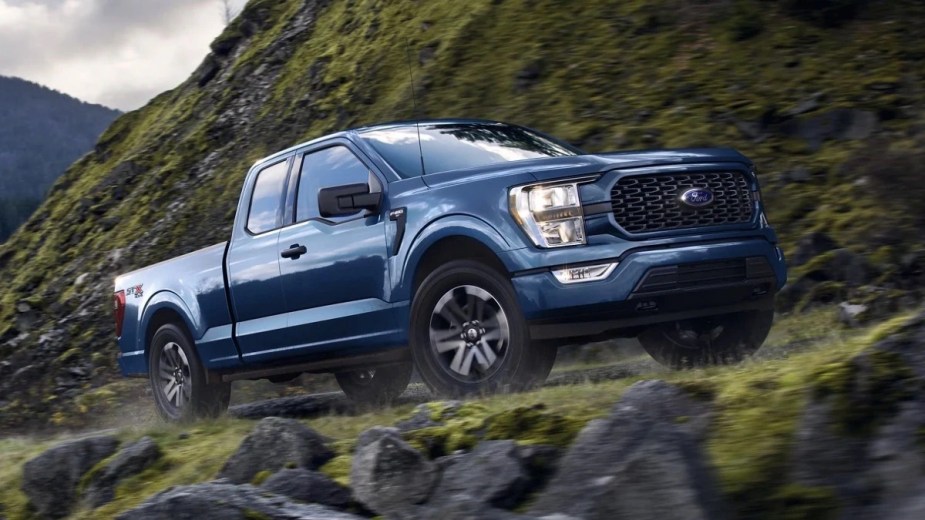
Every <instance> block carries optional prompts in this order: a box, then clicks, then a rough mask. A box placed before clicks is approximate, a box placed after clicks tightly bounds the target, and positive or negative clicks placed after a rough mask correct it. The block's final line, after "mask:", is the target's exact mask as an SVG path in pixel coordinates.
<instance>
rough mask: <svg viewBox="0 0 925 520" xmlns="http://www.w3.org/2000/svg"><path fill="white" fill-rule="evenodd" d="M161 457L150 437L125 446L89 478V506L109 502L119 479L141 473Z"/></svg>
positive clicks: (97, 505) (93, 506)
mask: <svg viewBox="0 0 925 520" xmlns="http://www.w3.org/2000/svg"><path fill="white" fill-rule="evenodd" d="M160 457H161V448H160V447H159V446H158V445H157V443H156V442H154V439H152V438H151V437H143V438H142V439H141V440H139V441H138V442H136V443H134V444H132V445H130V446H126V447H125V448H123V449H122V451H120V452H119V453H118V454H117V455H116V456H115V457H114V458H113V460H112V461H111V462H110V463H109V464H107V465H106V467H105V468H103V469H101V470H100V471H99V472H98V473H96V474H95V475H94V476H93V477H92V478H91V480H90V485H89V487H88V488H87V492H86V495H85V497H86V501H87V504H88V505H89V506H90V507H91V508H97V507H100V506H101V505H103V504H106V503H108V502H111V501H112V500H113V498H114V496H115V487H116V485H117V484H118V483H119V481H120V480H122V479H124V478H126V477H129V476H131V475H136V474H138V473H141V471H142V470H144V469H145V468H147V467H149V466H150V465H151V464H153V463H154V462H155V461H157V459H159V458H160Z"/></svg>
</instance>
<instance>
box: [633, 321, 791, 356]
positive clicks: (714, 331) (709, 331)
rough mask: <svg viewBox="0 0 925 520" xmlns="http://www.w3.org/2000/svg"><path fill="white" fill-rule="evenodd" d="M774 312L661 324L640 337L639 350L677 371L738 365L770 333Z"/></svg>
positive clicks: (759, 346) (759, 345) (755, 349)
mask: <svg viewBox="0 0 925 520" xmlns="http://www.w3.org/2000/svg"><path fill="white" fill-rule="evenodd" d="M773 321H774V311H772V310H758V311H746V312H737V313H734V314H724V315H720V316H707V317H703V318H694V319H690V320H680V321H672V322H667V323H660V324H658V325H655V326H652V327H649V328H648V329H646V330H645V331H643V332H642V333H641V334H640V335H639V342H640V343H641V344H642V347H643V348H644V349H645V350H646V352H648V353H649V355H650V356H652V357H653V358H654V359H655V360H656V361H658V362H659V363H661V364H663V365H665V366H668V367H671V368H673V369H676V370H681V369H685V368H698V367H707V366H714V365H729V364H735V363H739V362H741V361H742V360H743V359H745V358H746V356H750V355H752V354H754V353H755V352H756V351H757V350H758V349H759V348H761V345H762V344H763V343H764V340H765V339H766V338H767V337H768V333H769V332H770V331H771V323H772V322H773Z"/></svg>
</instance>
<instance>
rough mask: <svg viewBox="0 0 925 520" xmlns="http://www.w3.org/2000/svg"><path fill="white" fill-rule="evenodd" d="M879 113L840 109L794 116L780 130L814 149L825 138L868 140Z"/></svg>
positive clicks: (875, 126) (819, 145) (820, 144)
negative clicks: (801, 116)
mask: <svg viewBox="0 0 925 520" xmlns="http://www.w3.org/2000/svg"><path fill="white" fill-rule="evenodd" d="M878 125H879V120H878V118H877V114H876V113H874V112H870V111H867V110H857V109H849V108H836V109H833V110H829V111H826V112H822V113H820V114H818V115H813V116H808V117H803V118H796V119H790V120H787V121H785V122H783V123H782V124H780V125H779V127H778V129H779V131H780V133H782V134H783V135H786V136H789V137H796V138H799V139H803V140H805V141H806V142H807V144H808V145H809V147H810V149H812V150H818V149H819V147H821V146H822V143H823V141H827V140H830V139H837V140H841V141H845V140H860V139H867V138H868V137H870V136H871V135H872V134H873V133H874V131H876V130H877V127H878Z"/></svg>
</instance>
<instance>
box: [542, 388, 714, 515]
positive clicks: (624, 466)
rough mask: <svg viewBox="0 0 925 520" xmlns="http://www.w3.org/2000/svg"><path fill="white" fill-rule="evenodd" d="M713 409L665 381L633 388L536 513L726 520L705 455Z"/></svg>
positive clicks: (584, 438) (566, 465)
mask: <svg viewBox="0 0 925 520" xmlns="http://www.w3.org/2000/svg"><path fill="white" fill-rule="evenodd" d="M709 419H710V414H709V408H708V406H707V405H706V404H705V403H701V402H698V401H696V400H695V399H693V398H691V397H689V396H688V395H687V394H686V393H685V392H684V391H682V390H681V389H679V388H677V387H675V386H672V385H670V384H668V383H665V382H663V381H644V382H641V383H637V384H635V385H633V386H632V387H631V388H630V389H629V390H627V392H626V394H625V395H624V396H623V398H622V399H621V400H620V401H619V402H618V403H617V404H616V405H615V406H614V409H613V411H612V412H611V414H610V416H609V417H608V418H606V419H598V420H595V421H592V422H591V423H589V424H588V426H586V427H585V429H584V430H582V432H581V433H580V434H579V436H578V438H577V439H576V440H575V442H574V443H573V444H572V446H571V448H570V449H569V450H568V452H567V453H566V454H565V456H564V457H563V459H562V460H561V462H560V464H559V471H558V472H557V473H556V475H555V476H554V477H553V478H552V480H551V481H550V483H549V485H548V486H547V487H546V489H545V490H544V491H543V492H542V494H541V495H540V497H539V499H538V500H537V502H536V504H535V505H534V506H533V507H532V508H531V510H530V514H533V515H535V516H546V515H557V514H558V515H563V516H560V517H561V518H565V517H574V518H581V519H584V520H595V519H607V520H610V519H619V518H632V519H657V520H671V519H685V520H689V519H699V518H703V519H716V518H724V517H725V514H724V508H723V507H722V504H721V501H720V497H719V492H718V486H717V483H716V478H715V475H714V473H713V471H712V469H711V468H710V467H709V465H708V464H707V458H706V455H705V454H704V453H703V449H702V440H703V438H704V435H705V433H706V429H707V426H708V425H709Z"/></svg>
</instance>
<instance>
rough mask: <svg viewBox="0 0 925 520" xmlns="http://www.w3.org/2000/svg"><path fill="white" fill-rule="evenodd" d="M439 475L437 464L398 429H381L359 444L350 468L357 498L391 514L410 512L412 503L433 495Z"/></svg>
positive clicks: (371, 506)
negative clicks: (367, 440)
mask: <svg viewBox="0 0 925 520" xmlns="http://www.w3.org/2000/svg"><path fill="white" fill-rule="evenodd" d="M361 437H363V436H361ZM367 437H369V436H368V435H367ZM438 478H439V472H438V470H437V466H436V465H435V464H434V463H433V462H431V461H429V460H427V459H426V458H424V456H423V455H422V454H421V452H419V451H418V450H416V449H414V448H412V447H411V446H409V445H408V443H406V442H405V441H404V440H402V438H401V437H400V436H399V435H398V434H397V433H396V432H395V431H382V430H380V431H379V432H378V434H377V438H375V439H374V440H372V441H371V442H368V443H367V444H364V445H361V446H359V447H358V448H357V451H356V454H355V455H354V457H353V465H352V467H351V469H350V483H351V485H352V486H353V493H354V496H355V497H356V499H357V500H358V501H360V502H361V503H362V504H363V505H365V506H366V507H368V508H369V509H371V510H373V511H375V512H376V513H379V514H381V515H385V516H388V517H393V516H399V517H401V516H407V514H408V511H409V509H411V507H412V505H413V504H420V503H422V502H424V501H426V500H427V499H428V497H430V494H431V491H432V490H433V488H434V485H435V484H436V482H437V479H438Z"/></svg>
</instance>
